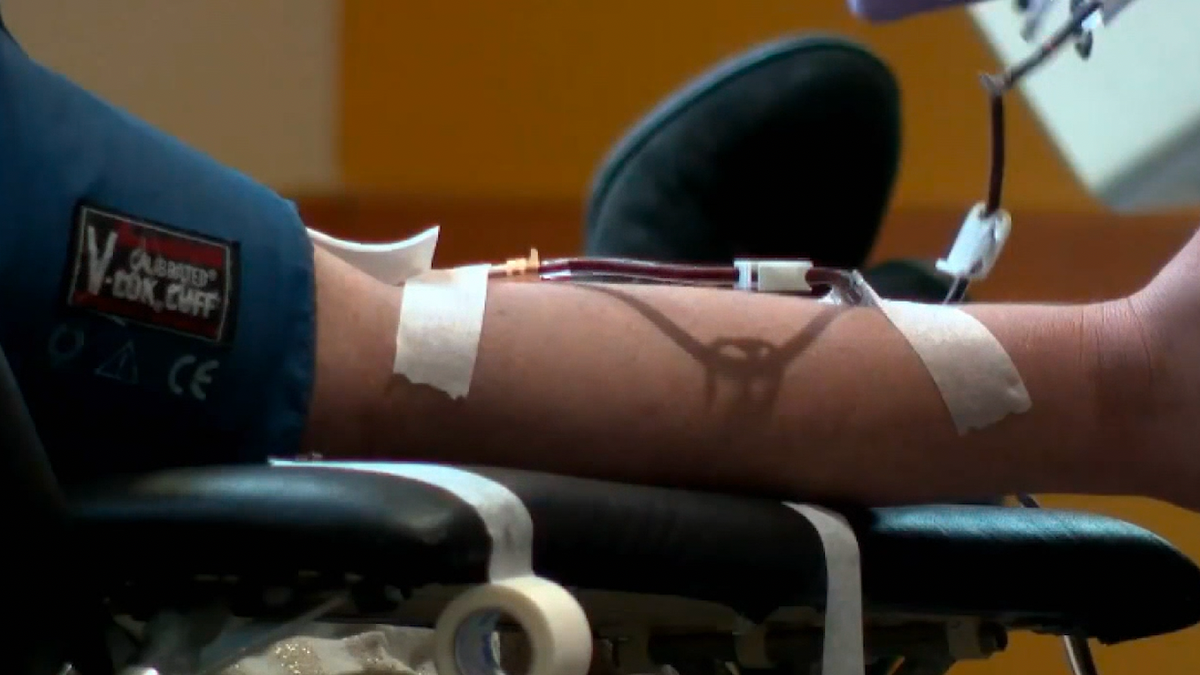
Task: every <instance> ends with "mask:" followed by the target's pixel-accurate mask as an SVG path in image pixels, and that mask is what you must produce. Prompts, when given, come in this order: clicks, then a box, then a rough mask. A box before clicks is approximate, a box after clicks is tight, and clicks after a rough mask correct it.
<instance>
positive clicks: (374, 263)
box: [308, 227, 440, 286]
mask: <svg viewBox="0 0 1200 675" xmlns="http://www.w3.org/2000/svg"><path fill="white" fill-rule="evenodd" d="M439 231H440V230H439V228H437V227H431V228H429V229H428V230H425V231H424V232H421V233H420V234H417V235H415V236H412V237H409V238H408V239H402V240H400V241H392V242H385V243H372V244H367V243H363V242H357V241H349V240H346V239H337V238H335V237H331V236H329V235H327V234H325V233H324V232H321V231H319V230H314V229H312V228H309V229H308V237H309V239H311V240H312V242H313V244H314V245H316V246H319V247H321V248H323V249H325V250H326V251H329V252H330V253H331V254H333V255H334V256H337V257H338V258H341V259H342V260H344V261H345V262H347V263H349V264H350V265H353V266H354V267H356V268H358V269H359V270H362V271H363V272H365V273H367V274H368V275H370V276H372V277H374V278H375V279H377V280H379V281H382V282H383V283H385V284H388V285H391V286H396V285H398V284H401V283H404V281H405V280H407V279H409V278H410V277H414V276H416V275H418V274H421V273H423V272H427V271H429V269H430V268H431V267H433V253H434V251H435V250H436V249H437V243H438V233H439Z"/></svg>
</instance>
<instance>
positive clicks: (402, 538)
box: [0, 353, 1200, 675]
mask: <svg viewBox="0 0 1200 675" xmlns="http://www.w3.org/2000/svg"><path fill="white" fill-rule="evenodd" d="M0 380H3V381H2V382H0V388H2V390H3V393H4V396H3V397H2V398H0V401H2V402H3V406H4V408H3V410H0V427H2V428H3V429H4V440H5V445H4V447H3V452H4V454H5V457H6V469H7V470H6V472H4V474H3V475H2V477H0V480H3V481H4V483H5V485H4V488H5V495H6V496H5V498H6V500H7V504H6V505H7V506H8V508H10V509H12V510H11V511H10V513H12V514H14V517H13V518H11V519H10V521H11V522H13V524H14V528H13V536H12V537H10V539H9V541H8V549H7V550H8V551H9V552H10V553H9V555H10V557H11V558H12V559H14V560H15V562H17V563H18V567H19V568H20V569H18V570H17V573H18V574H20V575H21V576H20V577H14V582H15V584H14V585H13V586H12V587H11V588H10V602H12V601H13V600H14V598H15V602H16V606H15V607H11V608H10V611H13V612H15V614H14V616H21V617H29V618H30V620H29V621H27V622H25V623H24V624H22V625H21V626H19V627H18V629H17V631H18V633H19V634H20V640H19V641H13V642H12V643H11V644H8V645H7V647H6V654H5V656H6V660H7V661H6V668H12V670H9V671H8V672H12V673H14V675H58V674H59V673H64V672H73V673H81V674H82V675H108V674H109V673H113V672H117V673H127V674H129V675H134V674H149V673H159V674H160V675H185V674H186V675H198V674H201V673H216V672H222V669H223V668H225V667H227V666H229V665H231V664H233V663H234V662H236V661H237V660H238V659H239V658H241V657H243V656H245V655H248V654H252V653H254V652H256V651H258V650H262V649H265V648H267V647H268V646H269V645H270V644H272V643H273V642H275V641H277V640H280V639H283V638H285V637H288V636H290V635H292V634H293V633H295V632H298V631H300V630H302V629H304V628H305V627H306V625H307V624H308V623H309V622H312V621H317V620H321V621H334V622H357V623H369V624H396V625H406V626H432V625H434V622H435V621H436V619H437V616H438V614H439V612H440V610H441V609H442V607H443V606H444V605H445V604H446V602H447V601H448V600H449V599H450V598H452V597H454V596H455V594H456V593H458V592H460V591H461V590H463V589H466V588H469V587H472V586H474V585H477V584H481V583H484V582H485V581H486V580H487V569H486V567H487V560H488V559H489V556H490V553H491V550H492V548H493V540H492V537H491V535H490V533H489V531H488V530H487V529H486V528H485V526H484V522H483V520H482V519H481V516H480V514H479V512H478V511H477V510H476V509H475V508H474V507H472V506H471V505H469V504H467V503H466V502H464V501H463V500H461V499H460V498H457V497H455V496H454V495H453V494H451V493H450V492H447V491H445V490H443V489H439V488H436V487H431V485H429V484H428V483H425V482H422V481H419V480H411V479H406V478H403V477H399V476H393V475H387V474H385V473H379V472H376V471H366V470H353V469H347V468H338V467H334V466H328V465H323V464H322V463H321V462H312V463H311V464H308V465H304V464H301V465H298V466H296V465H293V466H288V467H279V466H214V467H205V468H190V469H188V468H185V469H172V470H166V471H159V472H154V473H150V474H146V475H140V476H133V477H127V478H122V479H106V480H103V481H97V482H96V483H94V484H85V485H80V486H77V487H74V488H72V489H71V490H68V491H67V494H66V495H65V496H63V495H62V494H61V493H60V489H59V488H58V486H57V485H55V483H54V481H53V477H52V476H51V475H50V474H49V473H48V472H47V468H46V467H47V463H46V459H45V457H44V455H43V453H42V449H41V447H40V445H39V442H38V438H37V435H36V434H35V433H33V431H32V423H31V422H30V420H29V417H28V415H27V412H26V410H25V409H24V407H23V404H22V402H21V400H20V398H19V396H16V395H15V394H16V391H17V390H16V385H15V382H14V381H13V378H12V374H11V371H10V370H9V369H8V365H7V362H6V361H4V360H3V354H2V353H0ZM470 470H471V471H475V472H478V473H479V474H481V475H483V476H485V477H488V478H490V479H492V480H494V481H496V482H498V483H500V484H501V485H503V486H506V487H507V488H508V489H509V490H511V491H512V492H513V493H514V494H515V495H517V496H518V497H519V498H520V500H521V502H523V503H524V505H525V507H526V508H527V509H528V511H529V514H530V517H531V520H532V523H533V532H534V536H533V549H532V562H533V567H534V569H535V571H536V572H537V573H538V574H539V575H540V576H542V577H545V578H547V579H550V580H553V581H557V582H558V583H560V584H562V585H563V586H565V587H566V588H568V589H570V591H571V592H572V593H573V594H574V595H575V597H576V598H577V599H578V600H579V601H580V603H581V605H582V606H583V608H584V610H585V612H586V614H587V616H588V619H589V621H590V624H591V627H592V631H593V634H594V639H595V641H596V645H597V647H596V649H595V654H596V658H597V659H598V660H599V661H600V662H602V665H603V666H604V669H603V671H602V672H610V673H612V672H620V673H646V672H653V671H654V669H655V668H656V667H657V666H666V665H670V666H672V667H673V668H674V669H675V670H676V671H677V672H679V673H681V675H691V674H700V673H704V674H705V675H708V674H709V673H713V672H716V671H715V670H714V669H716V668H718V667H719V664H721V665H720V667H725V668H728V665H727V664H734V665H736V666H740V670H745V671H753V672H759V673H761V672H772V673H773V672H780V673H783V672H787V673H796V674H799V673H809V672H815V671H813V670H811V666H812V664H814V663H819V662H820V658H821V645H822V641H821V640H822V629H821V616H822V609H823V603H824V600H825V597H826V596H825V590H826V589H825V582H826V579H825V563H824V549H823V547H822V543H821V541H820V538H819V536H818V533H817V532H816V531H815V530H814V528H813V526H812V525H810V523H809V521H808V520H807V519H805V518H803V517H801V516H800V515H799V514H797V513H796V512H795V511H793V510H791V509H790V508H788V507H786V506H784V505H782V504H780V503H779V502H776V501H773V500H770V499H764V498H755V497H749V496H734V495H723V494H707V493H700V492H692V491H686V490H676V489H667V488H654V487H644V486H637V485H623V484H617V483H606V482H602V481H595V480H583V479H577V478H568V477H563V476H553V475H548V474H541V473H536V472H528V471H513V470H501V469H489V468H474V469H470ZM845 514H846V516H847V519H848V520H849V522H851V523H852V524H853V526H854V529H855V531H856V534H857V536H858V539H859V546H860V550H861V560H862V574H863V576H862V584H863V594H864V611H865V649H866V654H867V658H868V660H869V663H870V664H871V670H870V671H869V672H871V673H902V674H904V675H930V674H941V673H945V672H946V671H947V670H948V669H949V668H950V667H951V666H952V665H953V664H954V663H955V662H957V661H960V660H969V659H984V658H988V657H989V656H991V655H993V654H995V653H997V652H999V651H1001V650H1003V649H1004V648H1005V643H1006V635H1007V634H1008V633H1009V632H1010V631H1014V630H1026V631H1036V632H1041V633H1052V634H1059V635H1074V636H1083V637H1087V638H1094V639H1096V640H1099V641H1100V642H1103V643H1105V644H1114V643H1118V642H1123V641H1127V640H1135V639H1139V638H1146V637H1151V636H1154V635H1160V634H1163V633H1167V632H1171V631H1176V630H1180V629H1183V628H1186V627H1188V626H1190V625H1192V624H1194V623H1195V622H1196V621H1197V620H1200V569H1197V567H1196V566H1195V565H1194V564H1193V563H1192V562H1191V561H1190V560H1189V559H1188V558H1187V557H1186V556H1184V555H1183V554H1182V553H1180V552H1179V551H1178V550H1176V549H1175V548H1173V547H1172V546H1171V545H1170V544H1169V543H1168V542H1166V541H1164V540H1163V539H1161V538H1159V537H1157V536H1155V535H1154V534H1152V533H1150V532H1147V531H1145V530H1143V529H1141V528H1139V527H1136V526H1134V525H1131V524H1128V523H1125V522H1121V521H1119V520H1115V519H1113V518H1107V517H1103V516H1097V515H1090V514H1086V513H1078V512H1071V511H1056V510H1028V511H1027V510H1018V509H1012V508H1005V507H1000V506H961V505H960V506H937V505H931V506H910V507H898V508H882V509H871V510H863V511H856V510H846V511H845ZM34 523H36V524H37V525H38V526H37V527H32V526H31V525H33V524H34ZM501 628H502V629H507V628H509V627H507V626H504V625H503V624H502V625H501ZM10 630H11V629H10ZM748 632H753V633H754V634H755V635H756V636H757V640H758V642H757V644H758V649H757V650H756V652H757V655H756V656H755V658H754V660H753V661H752V662H747V661H746V659H745V654H744V653H743V650H742V649H740V648H739V644H740V639H739V638H738V636H739V635H744V634H746V633H748ZM10 636H11V633H10ZM763 659H766V661H767V662H766V663H764V662H762V660H763ZM66 661H69V662H70V663H72V664H74V669H73V670H63V669H62V667H61V664H62V663H64V662H66ZM151 668H153V670H151ZM294 675H319V674H309V673H305V672H302V671H298V672H295V673H294Z"/></svg>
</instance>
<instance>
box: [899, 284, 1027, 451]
mask: <svg viewBox="0 0 1200 675" xmlns="http://www.w3.org/2000/svg"><path fill="white" fill-rule="evenodd" d="M880 308H881V309H882V310H883V313H884V314H885V315H886V316H887V318H888V320H889V321H890V322H891V323H892V325H893V326H895V327H896V329H897V330H899V331H900V333H901V334H902V335H903V336H904V338H905V339H906V340H907V341H908V344H909V345H910V346H912V348H913V351H915V352H916V353H917V356H919V357H920V359H921V361H922V363H924V364H925V369H926V370H927V371H929V375H930V376H931V377H932V378H933V381H934V384H936V385H937V388H938V391H939V392H940V393H941V395H942V400H943V401H945V403H946V408H947V409H948V410H949V412H950V417H951V419H952V420H953V421H954V427H955V429H956V430H957V431H958V433H959V434H960V435H965V434H966V433H968V432H970V431H972V430H977V429H983V428H985V427H988V426H990V425H992V424H995V423H996V422H999V421H1000V420H1002V419H1004V418H1005V417H1008V416H1009V415H1014V414H1019V413H1023V412H1026V411H1028V410H1029V409H1030V407H1032V405H1033V403H1032V401H1030V398H1029V391H1028V390H1027V389H1026V388H1025V382H1024V381H1023V380H1022V379H1021V374H1020V373H1019V372H1017V366H1016V364H1014V363H1013V361H1012V358H1011V357H1009V355H1008V352H1006V351H1005V350H1004V346H1003V345H1001V344H1000V341H999V340H997V339H996V336H994V335H992V332H991V331H989V330H988V329H987V326H984V325H983V323H982V322H980V321H979V320H978V319H976V318H975V317H973V316H971V315H970V314H968V313H966V312H964V311H962V310H961V309H959V308H957V307H950V306H946V305H927V304H921V303H914V302H897V301H889V300H885V301H883V302H882V303H880Z"/></svg>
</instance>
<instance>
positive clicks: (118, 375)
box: [96, 340, 138, 384]
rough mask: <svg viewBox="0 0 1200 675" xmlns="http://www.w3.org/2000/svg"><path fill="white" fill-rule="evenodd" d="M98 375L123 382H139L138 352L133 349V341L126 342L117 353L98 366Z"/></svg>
mask: <svg viewBox="0 0 1200 675" xmlns="http://www.w3.org/2000/svg"><path fill="white" fill-rule="evenodd" d="M96 375H97V376H99V377H104V378H107V379H110V380H116V381H117V382H121V383H122V384H137V383H138V367H137V354H136V353H134V351H133V341H132V340H130V341H129V342H126V343H125V346H124V347H121V349H120V350H118V351H117V353H115V354H113V355H112V356H110V357H108V360H107V361H105V362H104V363H101V364H100V365H99V366H98V367H97V368H96Z"/></svg>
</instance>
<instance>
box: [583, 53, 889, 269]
mask: <svg viewBox="0 0 1200 675" xmlns="http://www.w3.org/2000/svg"><path fill="white" fill-rule="evenodd" d="M899 152H900V99H899V93H898V89H897V85H896V82H895V79H894V78H893V76H892V74H891V72H890V71H889V70H888V68H887V67H886V66H885V65H884V64H883V63H882V62H881V61H880V60H879V59H878V58H876V57H875V56H873V55H872V54H871V53H870V52H868V51H867V50H865V49H863V48H862V47H860V46H858V45H856V44H854V43H851V42H848V41H846V40H842V39H839V38H835V37H826V36H807V37H797V38H788V39H783V40H779V41H777V42H774V43H771V44H768V45H765V46H762V47H760V48H758V49H755V50H754V51H751V52H749V53H747V54H744V55H741V56H738V57H736V58H734V59H732V60H730V61H728V62H726V63H723V64H721V65H719V66H717V67H716V68H714V69H713V70H712V71H710V72H708V73H706V74H704V75H703V76H701V77H699V78H698V79H697V80H695V81H694V82H692V83H690V84H689V85H687V86H686V87H685V88H683V89H682V90H680V91H678V92H676V93H675V94H673V95H671V96H670V97H669V98H668V99H667V100H665V101H664V102H663V103H662V104H661V105H659V106H658V107H657V108H656V109H655V110H654V111H652V112H651V113H650V114H649V115H647V116H646V117H645V118H644V119H643V120H642V121H641V122H640V123H639V124H638V125H637V126H636V127H635V128H634V129H632V130H631V131H630V132H629V133H628V134H627V135H626V137H625V138H624V139H623V140H622V141H620V142H619V143H618V144H617V146H616V147H615V148H614V149H613V150H612V152H611V153H610V155H609V157H608V158H607V159H606V160H605V162H604V163H603V165H602V167H601V169H600V171H599V173H598V175H597V178H596V180H595V183H594V185H593V188H592V191H591V196H590V199H589V202H588V208H587V214H586V226H587V237H586V252H587V254H588V255H592V256H626V257H636V258H644V259H651V260H673V261H690V262H728V261H729V260H731V259H732V258H733V257H734V256H737V255H747V256H781V257H799V258H807V259H812V260H815V261H816V262H818V263H819V264H823V265H830V266H836V267H852V268H858V267H860V266H862V264H863V262H864V261H865V260H866V258H867V255H868V253H869V252H870V249H871V245H872V244H873V242H874V239H875V235H876V233H877V231H878V228H879V225H880V222H881V220H882V218H883V215H884V212H885V210H886V208H887V204H888V200H889V198H890V194H891V190H892V185H893V183H894V180H895V175H896V170H897V164H898V161H899Z"/></svg>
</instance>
